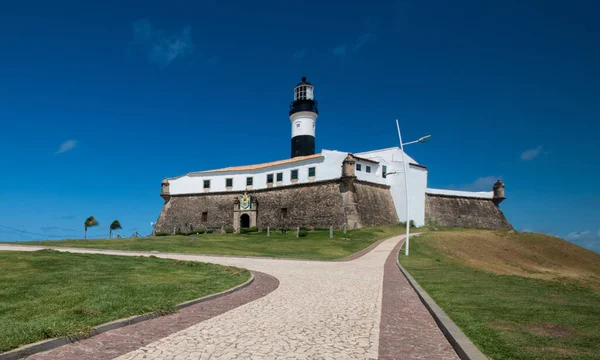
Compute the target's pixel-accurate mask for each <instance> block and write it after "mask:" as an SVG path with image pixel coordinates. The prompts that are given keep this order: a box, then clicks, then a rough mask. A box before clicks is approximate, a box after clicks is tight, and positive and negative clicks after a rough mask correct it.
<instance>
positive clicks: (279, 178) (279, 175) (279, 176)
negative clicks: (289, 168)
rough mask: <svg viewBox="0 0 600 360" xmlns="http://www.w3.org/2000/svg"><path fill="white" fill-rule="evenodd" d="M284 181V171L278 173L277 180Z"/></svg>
mask: <svg viewBox="0 0 600 360" xmlns="http://www.w3.org/2000/svg"><path fill="white" fill-rule="evenodd" d="M280 181H283V173H277V182H280Z"/></svg>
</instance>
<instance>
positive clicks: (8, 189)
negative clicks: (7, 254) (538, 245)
mask: <svg viewBox="0 0 600 360" xmlns="http://www.w3.org/2000/svg"><path fill="white" fill-rule="evenodd" d="M599 7H600V6H599V5H598V4H597V3H595V2H594V1H572V2H569V3H565V2H563V1H517V0H508V1H503V2H498V3H495V4H490V3H489V2H485V1H458V2H456V1H374V2H369V3H367V4H366V3H364V2H346V3H344V6H340V5H339V2H333V1H331V2H323V1H302V2H288V1H269V2H263V1H257V2H251V3H248V2H245V1H239V2H222V1H205V2H196V1H186V2H184V1H174V2H168V3H167V2H164V1H160V2H159V1H155V2H152V1H139V2H133V1H104V2H94V3H90V2H81V1H72V2H64V1H55V2H52V3H48V2H46V1H39V2H35V1H34V2H27V3H24V2H10V3H7V4H4V5H3V9H2V12H0V49H2V56H0V79H1V82H2V86H0V121H1V125H2V127H1V129H2V130H1V132H0V151H1V153H2V156H1V157H0V169H2V172H1V174H2V178H3V181H2V186H0V226H4V227H10V228H14V229H18V230H22V231H27V232H30V233H36V234H47V235H52V236H55V237H60V236H70V237H78V236H81V235H82V232H83V229H82V227H83V226H82V224H83V221H84V219H85V218H86V217H87V216H89V215H94V216H96V218H97V219H98V220H99V222H100V224H101V226H100V227H99V228H96V229H92V230H91V231H90V232H89V234H90V235H91V236H101V235H103V234H106V233H108V230H107V226H108V225H109V223H110V222H111V221H112V220H114V219H119V220H120V221H121V223H122V224H123V227H124V231H123V233H124V234H126V235H129V234H131V233H133V232H134V231H139V232H140V233H142V234H148V233H150V231H151V227H150V225H149V223H150V221H154V220H156V218H157V216H158V213H159V212H160V209H161V205H162V199H161V198H160V197H159V191H160V181H161V179H162V178H164V177H165V176H176V175H180V174H183V173H186V172H189V171H197V170H202V169H208V168H214V167H224V166H231V165H240V164H249V163H257V162H263V161H270V160H276V159H282V158H287V157H288V156H289V146H290V145H289V142H290V140H289V133H290V125H289V120H288V117H287V111H288V104H289V102H290V100H291V99H292V88H293V86H294V85H295V84H296V83H297V82H298V81H299V79H300V77H301V76H302V75H306V76H308V78H309V80H310V81H311V82H313V83H314V84H315V86H316V97H317V99H318V100H319V103H320V117H319V120H318V122H317V138H316V141H317V148H318V149H322V148H325V149H331V150H344V151H352V152H359V151H365V150H371V149H374V148H383V147H389V146H394V145H396V144H397V137H396V133H395V131H394V129H395V128H394V126H395V125H394V121H395V119H396V118H398V119H400V122H401V126H402V128H403V135H404V137H405V139H406V140H412V139H414V138H418V137H420V136H422V135H425V134H431V135H432V136H433V137H432V139H431V140H430V141H429V142H428V143H426V144H417V145H412V146H411V147H410V148H407V152H408V153H409V154H410V155H411V156H413V157H414V158H415V159H417V161H419V162H420V163H422V164H425V165H427V166H428V168H429V186H430V187H436V188H448V187H449V188H457V189H465V190H489V189H490V188H491V185H492V183H493V182H494V181H495V180H496V178H501V179H503V180H504V182H505V183H506V194H507V198H508V199H507V200H506V201H505V202H504V203H503V204H502V206H501V207H502V209H503V210H504V212H505V214H506V216H507V217H508V219H509V220H510V221H511V222H512V223H513V224H514V226H515V227H516V228H517V229H518V230H524V231H538V232H544V233H548V234H554V235H558V236H561V237H564V238H567V239H569V240H571V241H573V242H576V243H578V244H581V245H583V246H586V247H588V248H593V249H595V250H596V251H600V223H599V222H598V218H599V215H600V211H599V208H600V191H599V190H598V177H599V175H600V170H599V169H598V163H599V162H598V160H599V157H600V156H599V155H600V147H599V146H598V143H597V136H598V133H599V132H600V125H599V124H600V121H599V120H600V101H599V99H600V67H599V66H598V64H600V47H599V46H598V44H599V43H600V41H599V40H600V23H599V22H598V21H597V19H596V14H598V12H599V11H600V8H599ZM40 238H44V236H39V235H32V234H27V233H23V232H16V231H12V230H8V229H6V228H0V240H1V241H6V240H28V239H40Z"/></svg>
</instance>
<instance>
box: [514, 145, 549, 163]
mask: <svg viewBox="0 0 600 360" xmlns="http://www.w3.org/2000/svg"><path fill="white" fill-rule="evenodd" d="M542 150H543V148H542V147H541V146H538V147H536V148H535V149H529V150H525V151H523V153H521V160H522V161H531V160H533V159H535V158H536V157H538V156H539V155H540V154H541V153H542ZM546 153H549V152H548V151H546Z"/></svg>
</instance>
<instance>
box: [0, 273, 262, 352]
mask: <svg viewBox="0 0 600 360" xmlns="http://www.w3.org/2000/svg"><path fill="white" fill-rule="evenodd" d="M253 282H254V273H252V271H250V279H248V280H247V281H246V282H245V283H243V284H240V285H236V286H234V287H232V288H230V289H227V290H225V291H221V292H219V293H216V294H211V295H206V296H203V297H201V298H198V299H194V300H190V301H186V302H183V303H181V304H178V305H175V309H177V310H180V309H183V308H185V307H188V306H192V305H196V304H198V303H202V302H205V301H209V300H213V299H217V298H220V297H223V296H225V295H229V294H231V293H233V292H236V291H238V290H241V289H243V288H245V287H248V286H249V285H250V284H252V283H253ZM163 315H164V314H163V313H160V312H158V311H155V312H153V313H149V314H143V315H135V316H131V317H128V318H124V319H118V320H115V321H111V322H108V323H104V324H100V325H98V326H96V327H94V328H92V329H91V330H90V331H89V333H88V334H86V335H81V336H65V337H60V338H56V339H49V340H42V341H38V342H36V343H33V344H28V345H24V346H21V347H19V348H16V349H14V350H11V351H7V352H4V353H0V360H17V359H22V358H24V357H27V356H30V355H33V354H36V353H39V352H42V351H48V350H51V349H54V348H57V347H59V346H62V345H66V344H70V343H74V342H77V341H80V340H84V339H88V338H91V337H92V336H95V335H98V334H102V333H103V332H107V331H109V330H114V329H118V328H121V327H124V326H127V325H132V324H136V323H139V322H142V321H146V320H150V319H154V318H157V317H159V316H163Z"/></svg>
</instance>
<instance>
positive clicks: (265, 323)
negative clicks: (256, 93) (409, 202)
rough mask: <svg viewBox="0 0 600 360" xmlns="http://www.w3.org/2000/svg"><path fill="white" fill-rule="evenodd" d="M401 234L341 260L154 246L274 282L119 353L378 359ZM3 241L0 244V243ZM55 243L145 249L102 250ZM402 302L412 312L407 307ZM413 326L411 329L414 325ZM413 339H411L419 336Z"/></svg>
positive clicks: (437, 336) (436, 339)
mask: <svg viewBox="0 0 600 360" xmlns="http://www.w3.org/2000/svg"><path fill="white" fill-rule="evenodd" d="M402 239H403V237H402V236H397V237H394V238H391V239H388V240H386V241H383V242H382V243H381V244H379V245H378V246H377V247H375V248H374V249H373V250H372V251H370V252H368V253H367V254H365V255H364V256H362V257H360V258H358V259H355V260H352V261H347V262H322V261H301V260H277V259H261V258H235V257H217V256H196V255H179V254H165V253H154V254H152V255H155V256H157V257H165V258H173V259H181V260H197V261H204V262H211V263H218V264H223V265H231V266H238V267H243V268H247V269H250V270H255V271H259V272H264V273H266V274H270V275H272V276H274V277H276V278H277V279H278V280H279V287H278V288H277V289H276V290H275V291H273V292H271V293H269V294H268V295H266V296H264V297H262V298H259V299H257V300H255V301H253V302H250V303H247V304H245V305H242V306H239V307H237V308H235V309H233V310H230V311H228V312H225V313H223V314H220V315H218V316H215V317H212V318H210V319H207V320H204V321H202V322H200V323H197V324H195V325H192V326H190V327H187V328H185V329H183V330H181V331H178V332H175V333H173V334H171V335H169V336H166V337H164V338H161V339H159V340H157V341H154V342H152V343H150V344H147V345H145V346H143V347H140V348H139V349H137V350H135V351H132V352H129V353H126V354H123V355H122V356H120V357H118V359H119V360H125V359H175V360H180V359H223V360H227V359H377V358H378V357H379V345H380V341H379V340H380V325H381V324H380V319H381V315H382V294H383V286H384V265H385V263H386V259H387V258H388V256H389V255H390V253H391V252H392V250H394V248H396V246H397V245H398V243H399V242H400V241H401V240H402ZM3 248H5V247H2V246H0V250H2V249H3ZM396 249H397V248H396ZM19 250H21V249H19ZM57 250H62V251H70V252H85V253H102V254H115V255H133V256H136V255H149V253H135V252H126V253H125V252H120V251H109V250H102V251H96V250H81V249H67V248H63V249H57ZM406 286H409V285H408V284H406ZM404 291H406V289H404ZM412 306H415V307H416V308H418V309H416V312H417V313H419V314H420V315H419V316H425V317H427V316H429V314H428V313H427V312H426V311H423V305H422V304H420V303H416V302H415V303H414V304H413V305H412ZM405 310H406V311H408V313H409V314H410V313H413V312H412V311H411V309H405ZM384 314H385V312H384ZM387 321H389V319H388V320H387ZM395 321H402V319H395ZM410 321H414V320H410ZM430 321H431V322H432V321H433V320H430ZM384 328H385V326H384ZM412 330H413V331H417V332H418V328H417V329H415V328H413V329H412ZM416 335H418V334H416ZM427 336H428V338H427V342H428V343H435V344H438V343H443V347H444V348H445V349H446V348H448V349H450V353H449V356H447V357H446V356H444V357H445V358H456V359H457V358H458V357H456V354H453V353H452V350H451V347H450V346H449V344H448V343H447V341H446V339H445V338H444V336H443V335H442V333H441V332H440V331H439V329H438V330H437V332H436V331H435V330H434V331H433V332H432V331H431V329H428V331H427ZM432 337H433V338H432ZM415 339H417V340H415V341H418V337H415ZM417 345H418V344H417ZM420 349H421V350H420V352H421V353H420V354H418V353H417V354H415V353H412V354H410V355H409V354H405V355H408V356H406V357H405V356H403V355H402V354H397V356H394V357H389V356H386V358H397V359H403V358H409V357H410V358H421V356H422V358H428V357H429V358H431V357H430V356H428V354H427V351H428V350H427V347H423V348H420ZM432 350H434V349H432ZM413 351H414V349H413ZM436 351H437V350H436ZM431 355H433V354H431Z"/></svg>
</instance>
